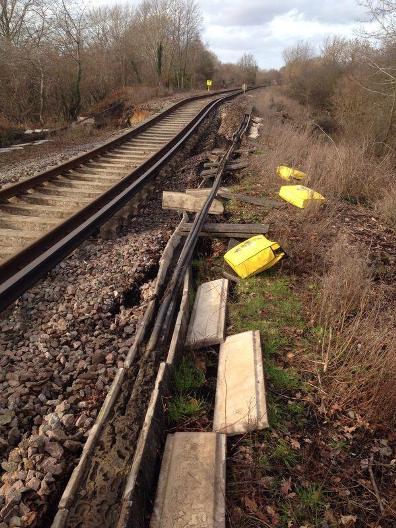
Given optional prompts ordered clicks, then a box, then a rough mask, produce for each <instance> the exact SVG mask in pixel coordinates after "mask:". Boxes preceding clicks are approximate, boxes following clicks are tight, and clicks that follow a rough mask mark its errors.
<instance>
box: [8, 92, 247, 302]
mask: <svg viewBox="0 0 396 528" xmlns="http://www.w3.org/2000/svg"><path fill="white" fill-rule="evenodd" d="M240 93H241V91H240V90H227V91H226V92H220V93H217V94H211V95H207V94H206V95H199V96H194V97H190V98H188V99H184V100H182V101H179V102H178V103H176V104H175V105H173V106H171V107H170V108H168V109H167V110H165V111H164V112H162V113H161V114H158V115H156V116H154V117H152V118H150V119H149V120H147V121H146V122H145V123H143V124H142V125H140V126H139V127H137V128H135V129H133V130H132V131H128V132H126V133H125V134H123V135H121V136H119V137H117V138H116V139H113V140H111V141H109V142H106V143H104V144H103V145H101V146H99V147H98V148H95V149H94V150H91V151H90V152H87V153H86V154H83V155H81V156H78V157H76V158H74V159H72V160H70V161H68V162H66V163H63V164H61V165H59V166H57V167H55V168H52V169H50V170H47V171H45V172H42V173H40V174H38V175H36V176H34V177H32V178H29V179H27V180H24V181H21V182H19V183H16V184H14V185H11V186H9V187H6V188H3V189H1V190H0V277H1V279H0V310H3V309H5V308H6V307H7V306H8V305H9V304H11V303H12V302H13V301H14V300H15V299H17V298H18V297H19V296H20V295H21V294H22V293H23V292H24V291H26V289H28V288H29V287H30V286H32V285H33V284H34V283H35V282H37V280H38V279H39V278H40V277H41V276H43V275H44V274H45V273H46V272H47V271H49V270H50V269H51V268H52V267H53V266H55V265H56V264H57V263H58V262H59V261H61V260H62V259H63V258H64V257H66V256H67V255H68V254H69V253H70V252H71V251H73V250H74V249H75V248H76V247H77V246H78V245H79V244H80V243H81V242H82V241H83V240H85V239H86V238H87V237H88V236H90V235H91V234H92V233H93V232H94V231H95V230H96V229H97V228H98V227H100V226H101V225H103V224H104V223H105V222H107V221H108V220H109V219H110V218H111V217H112V216H113V215H114V214H115V213H116V212H117V211H119V210H120V209H121V208H122V207H124V206H126V205H127V204H128V202H130V200H131V199H132V198H133V197H134V196H135V195H137V194H138V193H139V192H140V191H141V190H142V188H143V187H144V186H145V185H146V184H147V183H148V182H149V181H150V179H151V178H152V177H153V175H155V174H156V172H157V171H158V169H159V168H161V166H162V165H163V164H165V163H166V161H167V160H168V159H170V158H171V156H172V155H173V154H174V153H175V152H176V151H177V150H178V149H179V148H180V147H181V146H182V145H183V144H184V142H185V141H186V140H187V139H188V138H189V137H190V136H191V134H193V132H194V131H195V130H196V128H197V127H198V126H199V125H200V123H201V122H202V121H203V120H204V119H205V117H206V116H207V115H208V114H209V113H210V112H211V111H212V110H213V109H215V108H217V107H218V106H219V105H220V104H221V103H223V102H224V101H226V100H228V99H230V98H233V97H235V96H236V95H238V94H240Z"/></svg>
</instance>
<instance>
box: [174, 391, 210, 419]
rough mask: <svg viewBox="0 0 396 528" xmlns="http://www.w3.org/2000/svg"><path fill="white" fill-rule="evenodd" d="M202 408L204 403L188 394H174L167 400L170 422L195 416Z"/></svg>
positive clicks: (200, 412)
mask: <svg viewBox="0 0 396 528" xmlns="http://www.w3.org/2000/svg"><path fill="white" fill-rule="evenodd" d="M204 410H205V403H204V402H203V401H202V400H199V399H196V398H191V397H190V396H184V395H179V396H174V397H173V398H172V399H171V401H170V402H169V417H170V419H171V421H172V422H181V421H183V420H186V419H188V418H193V417H197V416H199V415H200V414H202V413H203V412H204Z"/></svg>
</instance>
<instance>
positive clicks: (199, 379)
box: [174, 358, 205, 393]
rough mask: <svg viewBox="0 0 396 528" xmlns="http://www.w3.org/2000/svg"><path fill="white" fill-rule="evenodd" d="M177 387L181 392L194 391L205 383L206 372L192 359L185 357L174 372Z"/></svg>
mask: <svg viewBox="0 0 396 528" xmlns="http://www.w3.org/2000/svg"><path fill="white" fill-rule="evenodd" d="M174 381H175V387H176V389H177V390H178V391H179V392H180V393H186V392H189V391H194V390H197V389H199V388H200V387H202V385H203V384H204V383H205V374H204V373H203V372H202V370H200V369H199V368H197V367H196V366H195V365H194V363H193V362H192V361H191V359H186V358H183V359H182V360H181V362H180V363H179V365H178V367H177V369H176V371H175V374H174Z"/></svg>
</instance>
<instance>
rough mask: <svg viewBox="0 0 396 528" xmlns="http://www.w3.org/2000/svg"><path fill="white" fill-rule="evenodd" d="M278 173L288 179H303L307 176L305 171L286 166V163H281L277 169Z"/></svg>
mask: <svg viewBox="0 0 396 528" xmlns="http://www.w3.org/2000/svg"><path fill="white" fill-rule="evenodd" d="M276 174H277V175H278V176H279V177H280V178H282V179H283V180H287V181H292V180H302V179H303V178H305V176H306V174H305V172H301V171H299V170H297V169H292V168H291V167H286V165H279V167H278V168H277V169H276Z"/></svg>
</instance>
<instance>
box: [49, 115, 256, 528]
mask: <svg viewBox="0 0 396 528" xmlns="http://www.w3.org/2000/svg"><path fill="white" fill-rule="evenodd" d="M249 122H250V112H249V113H246V114H245V117H244V119H243V121H242V123H241V125H240V127H239V128H238V130H237V131H236V132H235V134H234V137H233V140H232V142H231V145H230V146H229V148H228V150H227V152H226V153H225V154H224V156H223V157H222V158H221V160H220V161H219V166H218V169H217V171H216V175H215V179H214V183H213V187H212V189H211V191H210V194H209V195H208V197H207V199H206V201H205V203H204V205H203V207H202V210H201V211H200V212H199V213H197V214H196V215H195V219H194V221H193V224H192V228H191V230H190V232H189V234H188V235H187V236H185V235H183V233H182V231H183V230H182V226H183V223H184V221H185V219H184V220H183V221H182V222H181V223H180V225H179V226H178V228H177V229H176V231H175V232H174V234H173V235H172V237H171V238H170V240H169V241H168V244H167V247H166V248H165V251H164V254H163V256H162V258H161V260H160V266H159V272H158V276H157V279H156V282H155V286H154V291H153V294H152V299H151V301H150V303H149V304H148V306H147V308H146V312H145V315H144V317H143V319H142V320H141V321H140V323H139V325H138V328H139V329H138V331H137V333H136V334H135V338H134V343H133V345H132V347H131V348H130V350H129V352H128V355H127V357H126V360H125V362H124V365H123V367H121V368H119V370H118V372H117V374H116V376H115V378H114V381H113V384H112V386H111V388H110V390H109V392H108V394H107V397H106V401H105V402H104V404H103V406H102V409H101V411H100V412H99V414H98V417H97V420H96V422H95V424H94V425H93V427H92V428H91V430H90V433H89V436H88V438H87V441H86V443H85V446H84V449H83V453H82V456H81V457H80V459H79V462H78V465H77V466H76V467H75V468H74V470H73V473H72V475H71V477H70V479H69V481H68V483H67V484H66V487H65V490H64V492H63V495H62V497H61V499H60V502H59V504H58V510H57V514H56V516H55V518H54V521H53V524H52V528H77V527H81V526H84V527H86V528H91V527H92V528H93V527H97V526H101V527H102V528H107V527H108V528H110V527H116V528H127V527H131V528H132V527H133V528H143V527H144V526H146V525H147V513H148V510H149V509H150V504H151V499H152V493H153V491H154V490H153V487H154V485H155V481H156V474H157V471H158V464H159V459H160V456H161V452H162V448H163V443H164V434H165V429H166V425H165V422H166V419H165V414H164V406H163V397H164V398H166V397H167V396H168V395H169V386H168V382H169V380H170V376H171V372H173V368H174V364H175V363H176V362H177V358H178V357H179V356H180V354H181V353H182V349H184V346H183V343H184V338H185V331H186V329H187V327H186V324H187V320H186V318H187V316H188V312H189V309H188V298H189V295H188V293H189V292H188V289H189V284H190V273H189V268H190V265H191V260H192V258H193V253H194V249H195V245H196V243H197V240H198V235H199V232H200V229H201V227H202V225H203V223H204V222H205V219H206V217H207V214H208V211H209V209H210V206H211V203H212V202H213V200H214V198H215V196H216V192H217V190H218V188H219V186H220V184H221V179H222V175H223V173H224V171H225V167H226V165H227V163H228V161H229V160H230V159H231V158H232V156H233V155H234V151H235V148H236V146H237V145H238V144H239V143H240V141H241V138H242V136H243V135H244V133H245V132H246V130H247V127H248V126H249ZM182 240H184V242H183V243H182ZM183 284H184V286H183ZM181 290H183V292H181ZM161 362H162V363H161ZM165 362H166V363H165ZM166 380H167V381H166Z"/></svg>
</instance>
